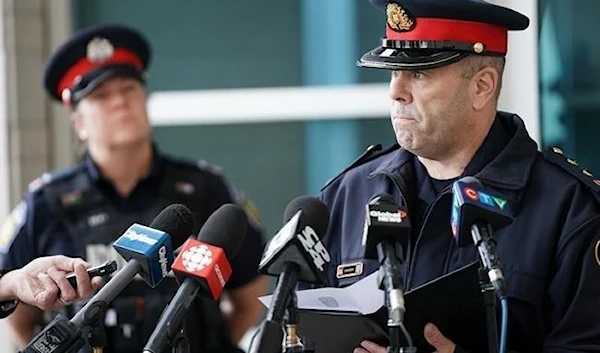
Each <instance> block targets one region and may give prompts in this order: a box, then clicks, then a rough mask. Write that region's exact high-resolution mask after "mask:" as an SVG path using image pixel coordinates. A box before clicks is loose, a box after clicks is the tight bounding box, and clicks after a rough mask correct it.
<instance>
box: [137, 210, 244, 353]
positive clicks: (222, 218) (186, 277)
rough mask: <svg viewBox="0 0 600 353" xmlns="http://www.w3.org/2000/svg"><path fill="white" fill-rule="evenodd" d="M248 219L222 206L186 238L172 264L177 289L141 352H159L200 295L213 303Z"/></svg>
mask: <svg viewBox="0 0 600 353" xmlns="http://www.w3.org/2000/svg"><path fill="white" fill-rule="evenodd" d="M247 224H248V218H247V216H246V213H245V212H244V211H243V210H242V209H241V208H239V207H238V206H236V205H233V204H225V205H223V206H221V207H220V208H219V209H217V210H216V211H215V212H214V213H213V214H211V215H210V217H208V219H207V220H206V223H204V226H202V229H200V232H199V234H198V237H197V239H188V240H187V241H186V242H185V243H184V244H183V247H182V249H181V251H180V253H179V255H178V256H177V258H176V259H175V262H174V263H173V267H172V269H173V272H175V274H176V275H177V278H178V279H179V282H180V283H181V286H180V287H179V289H178V290H177V293H175V295H174V296H173V299H172V300H171V302H170V303H169V305H168V306H167V307H166V308H165V310H164V311H163V313H162V315H161V317H160V319H159V321H158V323H157V324H156V327H155V328H154V331H153V332H152V335H151V336H150V338H149V339H148V341H147V343H146V346H145V347H144V353H160V352H162V351H163V349H164V348H165V346H166V345H167V344H168V343H169V342H171V343H172V342H174V340H175V338H177V336H178V335H179V332H180V331H181V329H182V327H183V324H184V320H185V318H186V317H187V314H188V311H189V308H190V306H191V305H192V303H193V301H194V300H195V299H196V297H197V296H198V295H199V294H200V292H205V293H210V295H211V296H212V298H213V299H215V300H217V299H218V298H219V296H220V294H221V292H222V291H223V287H224V286H225V283H227V280H228V279H229V277H230V276H231V272H232V270H231V265H230V264H229V260H228V259H230V258H232V257H233V256H235V254H236V253H237V251H238V250H239V248H240V246H241V244H242V241H243V239H244V237H245V236H246V229H247Z"/></svg>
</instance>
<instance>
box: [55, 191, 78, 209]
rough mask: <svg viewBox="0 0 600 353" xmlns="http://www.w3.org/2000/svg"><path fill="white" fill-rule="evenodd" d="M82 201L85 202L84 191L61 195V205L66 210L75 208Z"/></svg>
mask: <svg viewBox="0 0 600 353" xmlns="http://www.w3.org/2000/svg"><path fill="white" fill-rule="evenodd" d="M81 201H83V191H81V190H80V189H77V190H73V191H71V192H68V193H66V194H62V195H60V203H61V205H62V206H63V207H65V208H67V207H71V206H75V205H77V204H79V203H81Z"/></svg>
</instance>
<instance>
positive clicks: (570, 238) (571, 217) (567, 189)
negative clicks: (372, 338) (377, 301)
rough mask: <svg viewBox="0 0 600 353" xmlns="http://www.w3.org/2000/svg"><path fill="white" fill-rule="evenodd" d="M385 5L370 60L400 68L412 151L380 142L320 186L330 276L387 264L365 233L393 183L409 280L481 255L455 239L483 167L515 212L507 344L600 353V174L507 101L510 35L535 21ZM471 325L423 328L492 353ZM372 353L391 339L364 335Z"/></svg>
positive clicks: (488, 12)
mask: <svg viewBox="0 0 600 353" xmlns="http://www.w3.org/2000/svg"><path fill="white" fill-rule="evenodd" d="M373 2H374V3H375V5H376V6H378V7H380V8H382V9H384V10H385V12H386V22H387V23H386V32H385V33H386V34H385V38H384V39H382V42H381V45H380V46H379V47H377V48H376V49H373V50H371V51H369V52H367V53H366V54H364V55H363V56H362V57H361V59H360V61H359V63H358V64H359V65H360V66H362V67H369V68H376V69H385V70H390V71H391V80H390V86H389V96H390V98H391V99H392V101H393V105H392V108H391V122H392V126H393V129H394V132H395V134H396V139H397V141H398V144H399V146H402V147H399V146H398V145H396V146H393V147H392V148H390V149H387V150H379V151H378V148H372V149H370V150H369V151H368V152H367V153H365V154H364V155H363V156H362V157H361V158H360V159H359V160H358V161H357V162H356V163H354V164H353V165H352V166H351V167H349V168H348V169H347V170H346V171H344V173H342V174H341V175H340V176H338V177H337V178H334V179H333V180H332V181H331V182H329V183H328V185H326V186H325V187H324V188H323V189H322V194H321V197H322V199H323V201H324V202H325V204H326V205H327V206H328V207H329V209H330V212H331V214H332V219H331V221H330V223H329V230H328V232H327V235H326V236H325V242H326V244H327V247H328V249H329V250H330V252H331V258H332V262H334V263H333V266H330V269H329V275H328V281H329V285H331V286H346V285H349V284H351V283H353V282H355V281H357V280H358V279H360V278H362V277H364V276H366V275H368V274H370V273H372V272H373V271H375V270H376V269H377V268H378V263H377V261H373V260H364V259H363V258H362V256H363V249H362V246H361V238H362V230H363V222H364V219H365V216H364V212H365V205H366V204H367V203H368V202H369V200H370V199H371V198H372V197H373V196H375V195H377V194H379V193H381V192H386V193H390V194H392V195H393V196H394V197H395V199H396V202H397V203H398V204H401V205H404V206H405V207H407V208H408V210H409V214H410V215H411V216H410V217H411V224H412V225H413V227H412V237H411V245H410V250H409V251H407V254H405V256H406V261H405V264H404V267H403V268H402V271H403V278H404V279H405V281H404V287H405V288H404V289H405V290H410V289H414V288H415V287H417V286H420V285H423V284H424V283H426V282H429V281H431V280H433V279H436V278H439V277H440V276H442V275H444V274H447V273H449V272H450V271H453V270H455V269H458V268H461V267H463V266H465V265H467V264H470V263H473V262H475V261H476V260H477V259H478V255H477V252H476V249H475V247H474V246H473V247H466V248H457V246H456V245H455V242H454V240H453V237H452V233H451V228H450V209H451V199H452V192H451V185H452V183H453V182H454V181H456V180H458V179H459V178H461V177H463V176H474V177H476V178H478V179H479V180H480V181H481V182H482V183H483V184H484V185H485V186H486V187H489V188H491V189H493V190H495V191H496V192H498V193H500V194H503V195H505V196H506V197H507V199H508V203H509V208H510V210H511V211H512V212H513V216H514V217H515V219H514V222H513V223H512V224H511V225H510V226H508V227H506V228H504V229H502V230H500V231H498V232H497V233H496V234H495V237H496V240H497V242H498V251H499V256H500V258H501V260H502V264H503V272H504V277H505V278H506V283H507V291H508V296H509V303H510V311H511V312H510V321H509V326H508V327H509V333H508V350H513V351H520V352H540V351H548V352H549V351H552V352H558V351H560V352H583V351H586V352H587V351H600V340H598V337H600V325H599V324H598V323H599V322H600V300H599V299H598V298H600V281H599V280H598V279H599V278H600V259H599V251H600V250H599V246H600V238H599V236H600V215H599V213H598V210H599V207H598V200H599V192H600V187H599V185H600V181H599V180H596V179H595V178H594V177H593V176H592V174H591V173H589V172H587V171H585V170H582V169H580V168H579V167H577V164H576V162H575V161H573V160H570V159H567V158H566V157H565V156H564V155H563V154H562V151H560V149H557V148H555V149H551V150H550V151H549V152H547V153H545V154H541V153H539V152H538V150H537V146H536V143H535V142H534V141H533V140H532V139H531V138H530V137H529V135H528V133H527V131H526V129H525V125H524V123H523V121H522V120H521V119H520V118H519V117H518V116H517V115H515V114H511V113H506V112H499V111H497V104H498V96H499V94H500V87H501V82H502V73H503V69H504V65H505V54H506V52H507V31H508V30H524V29H525V28H527V27H528V25H529V20H528V18H527V17H525V16H524V15H522V14H520V13H517V12H515V11H512V10H510V9H507V8H504V7H500V6H496V5H492V4H490V3H487V2H485V1H483V0H393V1H392V0H390V1H387V0H375V1H373ZM516 64H518V63H516ZM533 118H535V117H533ZM357 262H360V263H362V264H363V265H364V267H363V266H362V265H361V266H356V265H355V264H356V263H357ZM350 267H352V268H354V269H356V270H354V271H353V270H352V268H350ZM440 300H443V298H440ZM408 310H410V308H409V307H407V311H408ZM465 327H466V326H465ZM465 327H463V326H461V325H457V326H456V327H454V328H453V329H454V334H451V333H446V335H447V336H446V335H445V333H444V332H440V330H439V329H438V328H437V327H436V326H435V325H431V324H428V325H426V326H425V327H424V328H423V335H424V337H425V339H426V340H427V341H428V343H429V344H430V345H431V346H433V348H432V349H434V350H436V351H437V352H440V353H451V352H454V351H455V349H457V350H458V349H467V350H471V351H472V352H484V351H487V348H488V347H487V345H485V344H479V343H477V342H482V338H483V339H484V342H485V337H474V334H473V333H472V332H468V330H466V329H465ZM364 352H371V353H379V352H381V353H384V352H386V349H385V348H384V347H380V346H377V345H376V344H374V343H372V342H363V343H362V347H360V348H356V350H355V353H364Z"/></svg>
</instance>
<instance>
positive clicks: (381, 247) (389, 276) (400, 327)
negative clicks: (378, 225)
mask: <svg viewBox="0 0 600 353" xmlns="http://www.w3.org/2000/svg"><path fill="white" fill-rule="evenodd" d="M377 254H378V257H379V258H380V259H382V258H383V262H382V263H381V265H380V268H379V275H378V277H379V278H378V282H379V284H380V285H379V287H380V288H381V289H383V290H384V291H383V292H384V295H385V303H386V306H387V312H388V321H387V327H388V334H389V338H390V345H389V347H388V348H387V351H388V353H415V352H416V351H417V348H416V347H415V346H413V342H412V338H411V337H410V334H409V333H408V331H407V330H406V328H405V327H404V323H403V322H402V320H403V318H404V310H403V309H404V298H403V295H402V289H401V288H402V285H401V283H402V282H401V278H400V276H399V275H398V274H399V273H400V260H399V259H398V257H397V253H396V248H395V245H394V243H393V242H389V241H382V242H380V243H379V244H377ZM401 333H402V334H403V335H404V337H405V338H406V341H407V344H408V346H407V347H402V344H401V340H400V334H401Z"/></svg>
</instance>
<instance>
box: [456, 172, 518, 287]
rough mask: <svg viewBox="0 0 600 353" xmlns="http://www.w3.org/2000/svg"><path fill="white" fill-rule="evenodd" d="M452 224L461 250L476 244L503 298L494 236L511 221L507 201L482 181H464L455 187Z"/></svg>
mask: <svg viewBox="0 0 600 353" xmlns="http://www.w3.org/2000/svg"><path fill="white" fill-rule="evenodd" d="M450 222H451V223H450V225H451V227H452V234H453V235H454V239H455V240H456V243H457V245H458V246H459V247H465V246H468V245H470V244H472V243H475V246H476V247H477V250H478V252H479V256H480V258H481V262H482V263H483V266H484V267H485V269H486V270H487V271H488V277H489V279H490V282H491V283H492V285H493V286H494V289H495V291H496V294H497V295H498V297H499V298H500V299H502V298H504V297H505V296H506V289H505V286H504V276H503V275H502V270H501V264H500V259H499V258H498V253H497V251H496V241H495V240H494V238H493V236H492V234H493V231H495V230H497V229H500V228H502V227H505V226H507V225H508V224H510V223H511V222H512V216H511V214H510V211H509V209H508V204H507V200H506V199H505V198H504V197H502V196H500V195H499V194H497V193H495V192H493V191H491V190H486V189H484V187H483V185H482V184H481V182H480V181H479V180H477V179H476V178H474V177H470V176H467V177H464V178H461V179H460V180H458V181H455V182H454V185H453V186H452V215H451V221H450ZM467 234H470V236H468V235H467Z"/></svg>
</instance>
